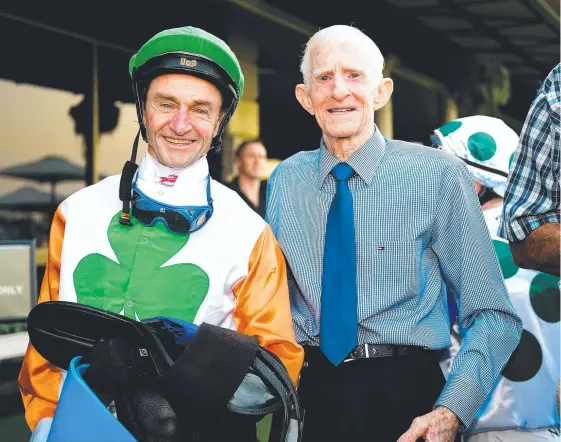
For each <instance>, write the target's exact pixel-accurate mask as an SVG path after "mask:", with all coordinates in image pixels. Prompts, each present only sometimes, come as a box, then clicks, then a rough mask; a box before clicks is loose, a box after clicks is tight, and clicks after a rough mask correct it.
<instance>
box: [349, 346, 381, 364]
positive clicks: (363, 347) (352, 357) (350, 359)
mask: <svg viewBox="0 0 561 442" xmlns="http://www.w3.org/2000/svg"><path fill="white" fill-rule="evenodd" d="M358 348H362V349H364V357H362V356H357V357H355V356H353V353H355V352H356V350H357V349H358ZM375 352H376V350H374V353H375ZM349 356H350V357H348V358H347V359H343V363H345V362H351V361H358V360H359V359H368V358H369V357H370V352H369V350H368V344H360V345H357V346H356V347H355V348H353V351H351V352H350V353H349Z"/></svg>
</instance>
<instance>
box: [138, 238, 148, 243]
mask: <svg viewBox="0 0 561 442" xmlns="http://www.w3.org/2000/svg"><path fill="white" fill-rule="evenodd" d="M140 242H141V243H142V244H147V243H148V238H142V239H141V240H140Z"/></svg>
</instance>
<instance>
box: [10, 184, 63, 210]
mask: <svg viewBox="0 0 561 442" xmlns="http://www.w3.org/2000/svg"><path fill="white" fill-rule="evenodd" d="M53 198H54V199H53ZM63 199H64V197H62V196H60V195H54V197H53V195H52V194H49V193H47V192H42V191H40V190H37V189H35V188H33V187H22V188H20V189H18V190H16V191H14V192H12V193H9V194H6V195H1V196H0V210H6V211H17V212H34V211H37V212H48V211H50V210H52V209H53V207H54V205H55V204H58V203H60V202H61V201H62V200H63Z"/></svg>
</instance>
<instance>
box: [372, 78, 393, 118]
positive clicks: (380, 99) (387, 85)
mask: <svg viewBox="0 0 561 442" xmlns="http://www.w3.org/2000/svg"><path fill="white" fill-rule="evenodd" d="M392 92H393V80H392V79H391V78H382V80H380V83H379V84H378V87H377V90H376V96H375V97H374V110H375V111H377V110H378V109H381V108H383V107H384V106H385V105H386V103H387V102H388V101H389V100H390V97H391V96H392Z"/></svg>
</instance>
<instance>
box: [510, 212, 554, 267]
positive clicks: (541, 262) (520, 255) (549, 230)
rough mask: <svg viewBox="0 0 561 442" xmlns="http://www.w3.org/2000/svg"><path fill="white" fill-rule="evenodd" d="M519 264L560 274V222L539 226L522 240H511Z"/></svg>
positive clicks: (511, 247)
mask: <svg viewBox="0 0 561 442" xmlns="http://www.w3.org/2000/svg"><path fill="white" fill-rule="evenodd" d="M510 250H511V252H512V257H513V258H514V262H515V263H516V265H517V266H519V267H522V268H525V269H534V270H539V271H540V272H545V273H550V274H552V275H556V276H559V224H558V223H547V224H544V225H543V226H540V227H538V228H537V229H536V230H534V231H533V232H532V233H530V234H529V235H528V236H527V237H526V238H524V240H522V241H520V242H511V243H510Z"/></svg>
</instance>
